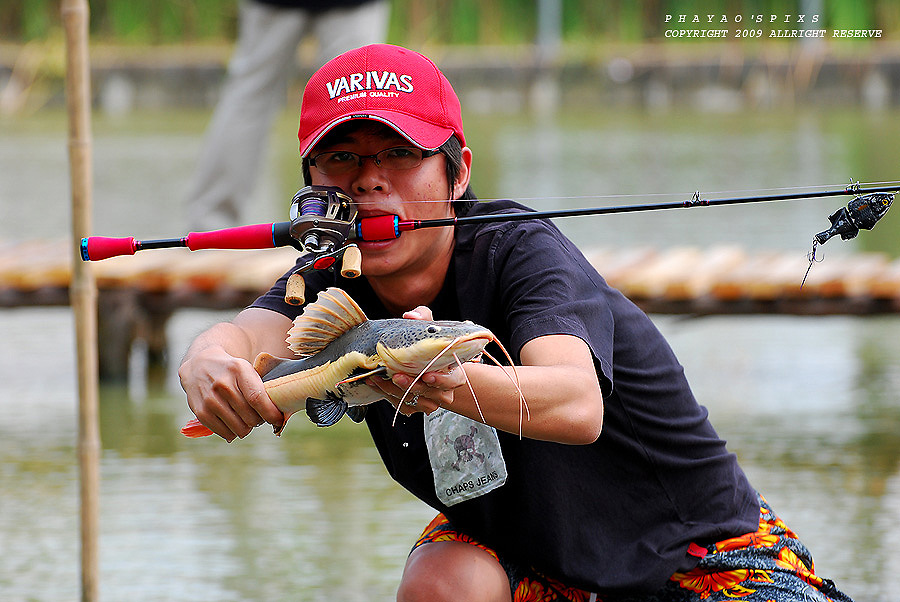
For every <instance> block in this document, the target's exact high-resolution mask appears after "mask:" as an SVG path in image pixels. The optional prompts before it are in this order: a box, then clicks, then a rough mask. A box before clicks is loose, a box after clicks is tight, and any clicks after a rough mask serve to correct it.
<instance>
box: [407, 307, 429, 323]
mask: <svg viewBox="0 0 900 602" xmlns="http://www.w3.org/2000/svg"><path fill="white" fill-rule="evenodd" d="M403 317H404V318H406V319H408V320H434V314H432V313H431V309H429V308H428V307H426V306H424V305H420V306H418V307H416V308H415V309H411V310H409V311H408V312H405V313H404V314H403Z"/></svg>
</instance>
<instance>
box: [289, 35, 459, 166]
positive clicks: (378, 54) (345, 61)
mask: <svg viewBox="0 0 900 602" xmlns="http://www.w3.org/2000/svg"><path fill="white" fill-rule="evenodd" d="M350 119H373V120H375V121H381V122H382V123H386V124H387V125H389V126H391V127H392V128H393V129H395V130H397V132H399V133H400V134H402V135H403V136H404V137H406V138H408V139H409V140H410V142H412V143H413V144H415V145H416V146H418V147H420V148H423V149H429V150H433V149H436V148H438V147H439V146H440V145H442V144H443V143H444V142H446V141H447V140H448V139H449V138H450V136H454V135H455V136H456V137H457V138H459V141H460V143H461V144H462V145H463V146H465V144H466V140H465V138H464V137H463V127H462V112H461V109H460V105H459V98H457V97H456V93H455V92H454V91H453V87H452V86H451V85H450V82H448V81H447V78H446V77H444V74H443V73H441V72H440V70H439V69H438V68H437V67H436V66H435V64H434V63H433V62H431V60H429V59H428V58H426V57H425V56H423V55H422V54H419V53H418V52H415V51H412V50H408V49H406V48H402V47H400V46H392V45H390V44H372V45H370V46H363V47H362V48H357V49H355V50H350V51H349V52H345V53H344V54H341V55H339V56H337V57H335V58H333V59H331V60H330V61H329V62H327V63H325V65H323V66H322V67H321V68H320V69H319V70H318V71H316V72H315V73H314V74H313V76H312V77H311V78H310V79H309V82H308V83H307V84H306V89H305V90H304V91H303V104H302V105H301V108H300V128H299V130H298V131H297V137H298V138H299V139H300V156H301V157H305V156H306V155H307V154H308V153H309V151H310V149H312V147H313V146H315V144H316V143H317V142H318V141H319V140H321V139H322V136H324V135H325V134H327V133H328V132H329V131H331V129H332V128H333V127H334V126H336V125H338V124H339V123H343V122H345V121H348V120H350Z"/></svg>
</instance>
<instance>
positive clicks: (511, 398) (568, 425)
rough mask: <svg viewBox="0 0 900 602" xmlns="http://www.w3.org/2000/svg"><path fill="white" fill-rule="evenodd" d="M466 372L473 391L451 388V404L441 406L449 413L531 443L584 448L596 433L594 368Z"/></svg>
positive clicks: (475, 367) (598, 412) (471, 368)
mask: <svg viewBox="0 0 900 602" xmlns="http://www.w3.org/2000/svg"><path fill="white" fill-rule="evenodd" d="M464 369H465V373H466V376H467V378H468V380H469V382H470V383H471V385H472V388H471V389H469V387H468V386H462V387H458V388H456V389H454V391H453V401H452V402H451V403H443V404H441V405H442V406H443V407H446V408H447V409H449V410H452V411H453V412H457V413H459V414H462V415H464V416H467V417H469V418H472V419H473V420H478V421H482V422H485V423H487V424H490V425H491V426H494V427H496V428H498V429H500V430H503V431H507V432H509V433H514V434H519V433H521V435H522V436H523V437H528V438H531V439H542V440H546V441H557V442H560V443H572V444H585V443H591V442H593V441H595V440H596V439H597V437H598V436H599V435H600V429H601V428H602V424H603V400H602V398H601V396H600V391H599V386H598V384H597V378H596V374H595V373H594V372H593V370H589V371H585V370H584V369H583V368H582V367H573V366H569V365H564V366H561V365H560V366H516V368H515V371H513V369H511V368H509V367H502V368H501V367H498V366H491V365H487V364H473V363H468V364H466V365H465V366H464ZM520 390H521V394H522V395H521V397H520V394H519V392H520ZM473 391H474V393H475V395H474V396H473V395H472V392H473Z"/></svg>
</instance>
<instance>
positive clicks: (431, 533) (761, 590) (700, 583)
mask: <svg viewBox="0 0 900 602" xmlns="http://www.w3.org/2000/svg"><path fill="white" fill-rule="evenodd" d="M759 500H760V515H759V530H758V531H756V532H755V533H747V534H746V535H741V536H740V537H733V538H731V539H726V540H724V541H720V542H718V543H716V544H713V545H711V546H707V548H705V550H706V553H705V556H703V558H702V559H701V560H700V563H699V564H698V565H697V566H696V567H695V568H694V569H692V570H690V571H688V572H687V573H675V574H674V575H672V577H671V578H670V579H669V582H668V583H667V584H666V585H665V587H663V588H662V589H661V590H660V591H658V592H656V593H654V594H651V595H647V596H639V597H634V598H621V597H617V598H604V597H602V596H601V597H598V596H597V595H595V594H592V593H591V592H586V591H583V590H580V589H575V588H571V587H567V586H566V585H565V584H563V583H560V582H559V581H557V580H555V579H552V578H550V577H546V576H544V575H541V574H540V573H538V572H536V571H534V570H532V569H523V568H522V567H517V566H514V565H511V564H510V563H508V562H506V561H504V559H503V558H499V557H498V556H497V554H496V553H495V552H494V550H492V549H490V548H488V547H486V546H484V545H482V544H480V543H478V542H477V541H475V540H474V539H472V538H471V537H468V536H467V535H465V534H463V533H460V532H458V531H455V530H454V529H453V527H451V526H450V522H449V521H448V520H447V518H446V517H445V516H444V515H443V514H438V515H437V517H435V519H434V520H433V521H431V523H430V524H429V525H428V526H427V527H426V528H425V531H424V532H423V533H422V536H421V537H420V538H419V540H418V541H417V542H416V544H415V546H413V550H415V549H416V548H417V547H419V546H421V545H424V544H427V543H431V542H437V541H462V542H466V543H470V544H472V545H474V546H478V547H479V548H481V549H482V550H485V551H486V552H488V553H489V554H490V555H491V556H493V557H494V558H496V559H497V561H498V562H500V564H501V566H503V568H504V569H505V570H506V574H507V575H508V576H509V582H510V588H511V591H512V594H513V602H563V601H571V602H593V601H595V600H596V601H597V602H613V601H614V602H699V601H706V602H717V601H725V600H729V601H732V600H743V601H746V602H801V601H802V602H829V601H830V602H852V601H851V600H850V598H849V597H848V596H847V595H845V594H844V593H842V592H840V591H839V590H838V589H837V588H836V587H835V586H834V583H832V582H831V581H829V580H827V579H822V578H821V577H818V576H817V575H816V574H815V570H814V568H813V560H812V556H811V555H810V553H809V551H808V550H807V549H806V546H804V545H803V543H801V542H800V540H799V539H798V538H797V536H796V535H795V534H794V532H793V531H791V530H790V529H789V528H788V527H787V526H786V525H785V524H784V523H783V522H782V521H781V519H780V518H778V516H776V515H775V512H773V511H772V509H771V508H770V507H769V505H768V503H766V501H765V499H763V497H762V496H760V497H759ZM697 547H698V554H697V555H698V556H699V555H702V554H703V548H701V547H699V546H697Z"/></svg>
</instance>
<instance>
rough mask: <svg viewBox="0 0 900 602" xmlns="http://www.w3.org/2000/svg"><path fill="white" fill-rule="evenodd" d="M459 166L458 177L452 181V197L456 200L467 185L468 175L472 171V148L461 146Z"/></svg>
mask: <svg viewBox="0 0 900 602" xmlns="http://www.w3.org/2000/svg"><path fill="white" fill-rule="evenodd" d="M460 163H461V164H460V166H459V177H457V178H456V182H454V183H453V199H454V200H456V199H458V198H459V197H461V196H462V194H463V193H464V192H465V191H466V188H468V187H469V176H470V175H471V173H472V149H470V148H469V147H468V146H464V147H463V148H462V161H461V162H460Z"/></svg>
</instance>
